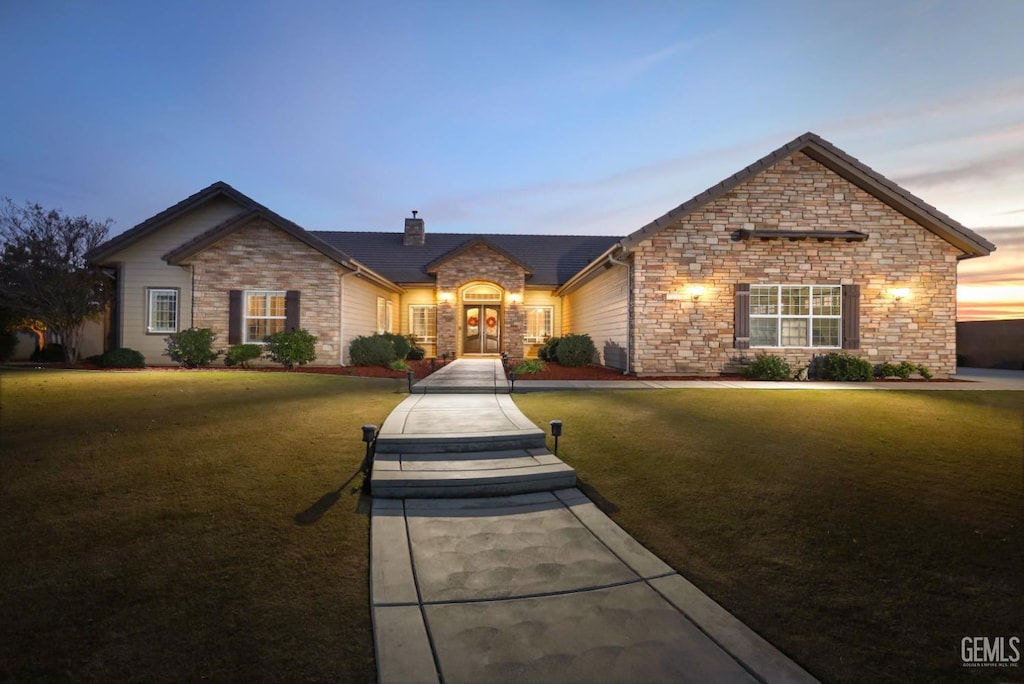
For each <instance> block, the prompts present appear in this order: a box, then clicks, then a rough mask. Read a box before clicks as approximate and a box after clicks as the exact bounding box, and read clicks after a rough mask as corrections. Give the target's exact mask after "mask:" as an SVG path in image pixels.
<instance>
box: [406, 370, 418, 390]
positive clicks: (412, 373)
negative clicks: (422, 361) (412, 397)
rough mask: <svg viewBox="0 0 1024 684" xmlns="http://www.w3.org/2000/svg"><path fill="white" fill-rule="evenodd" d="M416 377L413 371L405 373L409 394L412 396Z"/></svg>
mask: <svg viewBox="0 0 1024 684" xmlns="http://www.w3.org/2000/svg"><path fill="white" fill-rule="evenodd" d="M415 377H416V374H415V373H414V372H412V371H411V370H407V371H405V381H406V382H408V383H409V394H412V379H413V378H415Z"/></svg>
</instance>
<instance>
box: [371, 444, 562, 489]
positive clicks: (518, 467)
mask: <svg viewBox="0 0 1024 684" xmlns="http://www.w3.org/2000/svg"><path fill="white" fill-rule="evenodd" d="M370 477H371V479H370V491H371V493H372V494H373V496H375V497H385V498H396V499H404V498H464V497H479V496H502V495H509V494H529V493H532V492H546V491H554V490H557V489H564V488H566V487H574V486H576V471H575V470H574V469H573V468H572V467H570V466H568V465H566V464H565V463H563V462H562V461H561V460H560V459H559V458H558V457H557V456H555V455H554V454H552V453H550V452H549V451H547V449H544V448H543V447H541V448H532V449H500V450H491V451H474V452H463V453H456V452H426V453H410V454H402V453H388V452H384V453H381V452H379V451H378V452H377V455H376V457H375V458H374V463H373V469H372V472H371V475H370Z"/></svg>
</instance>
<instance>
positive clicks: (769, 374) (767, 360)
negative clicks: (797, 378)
mask: <svg viewBox="0 0 1024 684" xmlns="http://www.w3.org/2000/svg"><path fill="white" fill-rule="evenodd" d="M742 372H743V376H744V377H747V378H750V379H752V380H790V379H792V377H793V368H792V366H790V365H789V362H788V361H786V359H784V358H782V357H781V356H776V355H775V354H758V355H757V356H756V357H755V358H754V360H753V361H751V362H750V365H748V366H747V367H745V368H744V369H743V371H742Z"/></svg>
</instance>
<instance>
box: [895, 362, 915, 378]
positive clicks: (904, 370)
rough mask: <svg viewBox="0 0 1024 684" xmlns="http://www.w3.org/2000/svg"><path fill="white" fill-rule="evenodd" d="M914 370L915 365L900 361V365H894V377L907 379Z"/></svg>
mask: <svg viewBox="0 0 1024 684" xmlns="http://www.w3.org/2000/svg"><path fill="white" fill-rule="evenodd" d="M916 370H917V366H915V365H914V364H912V363H910V362H909V361H900V365H898V366H896V377H897V378H899V379H900V380H909V379H910V376H911V375H913V373H914V371H916Z"/></svg>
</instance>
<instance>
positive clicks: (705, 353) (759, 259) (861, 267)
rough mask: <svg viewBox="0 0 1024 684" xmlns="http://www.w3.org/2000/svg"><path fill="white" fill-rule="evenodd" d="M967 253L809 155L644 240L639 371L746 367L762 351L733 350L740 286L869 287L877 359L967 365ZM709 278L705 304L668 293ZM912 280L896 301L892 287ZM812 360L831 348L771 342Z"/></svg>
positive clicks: (866, 339)
mask: <svg viewBox="0 0 1024 684" xmlns="http://www.w3.org/2000/svg"><path fill="white" fill-rule="evenodd" d="M741 228H751V229H777V230H818V229H820V230H857V231H860V232H863V233H866V234H868V239H867V240H866V241H864V242H851V243H847V242H845V241H842V240H838V241H834V242H818V241H816V240H806V241H800V242H790V241H788V240H770V241H761V240H756V239H755V240H750V241H734V240H733V239H732V238H731V234H732V233H733V232H734V231H736V230H739V229H741ZM959 253H960V252H959V251H958V250H957V249H956V248H955V247H953V246H952V245H950V244H949V243H947V242H946V241H945V240H943V239H941V238H939V237H938V236H936V235H935V234H934V233H932V232H930V231H928V230H927V229H926V228H924V227H922V226H919V225H918V224H917V223H915V222H914V221H912V220H910V219H909V218H907V217H905V216H903V215H902V214H900V213H898V212H896V211H895V210H893V209H892V208H890V207H889V206H887V205H886V204H884V203H882V202H880V201H879V200H877V199H875V198H874V197H872V196H871V195H869V194H868V193H866V192H864V191H863V190H861V189H860V188H858V187H856V186H855V185H853V184H852V183H850V182H848V181H847V180H845V179H843V178H842V177H840V176H838V175H836V174H834V173H833V172H831V171H830V170H828V169H827V168H825V167H824V166H822V165H821V164H819V163H818V162H816V161H814V160H813V159H811V158H810V157H807V156H806V155H804V154H796V155H794V156H792V157H790V158H788V159H785V160H783V161H781V162H779V163H778V164H776V165H775V166H773V167H772V168H770V169H768V170H766V171H764V172H762V173H760V174H758V175H757V176H755V177H753V178H751V179H750V180H748V181H747V182H745V183H743V184H742V185H740V186H738V187H737V188H735V189H733V190H732V191H730V192H729V193H726V194H725V195H724V196H722V197H720V198H718V199H717V200H715V201H713V202H711V203H709V204H708V205H706V206H705V207H703V208H701V209H699V210H697V211H696V212H694V213H692V214H690V215H689V216H687V217H685V218H684V219H682V220H681V221H680V222H679V223H678V224H677V225H675V226H671V227H669V228H666V229H664V230H662V231H661V232H659V233H657V234H655V235H653V236H652V237H651V238H649V239H647V240H645V241H644V242H642V243H640V244H639V245H638V246H637V247H636V249H635V251H634V254H633V259H634V267H635V274H634V280H633V284H632V287H633V296H634V311H635V314H634V315H635V325H634V326H633V331H632V334H633V344H632V345H631V352H632V357H633V358H632V362H633V369H634V370H635V372H636V373H637V374H639V375H657V374H695V375H696V374H701V375H714V374H718V373H722V372H734V371H736V370H738V369H739V368H740V366H741V364H742V362H743V361H744V360H749V359H751V358H753V357H754V355H755V354H757V353H758V351H760V350H758V349H735V348H733V313H734V312H733V309H734V286H735V285H736V284H737V283H751V284H781V285H787V284H791V285H831V284H860V286H861V299H860V304H861V316H860V349H857V350H850V352H851V353H853V354H856V355H858V356H861V357H863V358H866V359H868V360H869V361H871V362H872V363H881V362H883V361H902V360H908V361H911V362H913V363H923V364H925V365H926V366H928V367H929V368H930V369H931V370H932V371H933V372H934V373H935V374H936V376H938V377H941V376H945V375H947V374H949V373H953V372H955V370H956V267H957V255H958V254H959ZM690 284H694V285H696V284H699V285H703V286H705V288H706V290H707V291H706V294H705V295H704V296H703V297H702V298H701V299H700V300H699V301H697V302H693V301H691V300H690V299H689V298H688V297H685V298H684V299H683V300H682V301H668V300H666V298H665V295H666V294H667V293H669V292H682V291H683V288H685V287H686V286H687V285H690ZM894 287H907V288H909V289H910V296H909V297H907V298H906V299H904V300H902V301H898V302H897V301H895V300H894V299H893V298H892V297H891V295H890V293H889V290H890V289H891V288H894ZM765 351H770V352H771V353H776V354H779V355H782V356H784V357H786V358H787V360H789V361H790V362H791V363H794V364H800V365H804V364H806V363H807V362H808V361H809V360H810V358H811V356H812V355H813V354H815V353H824V351H830V350H814V349H769V350H765Z"/></svg>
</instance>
